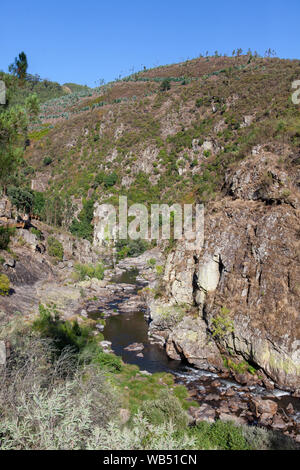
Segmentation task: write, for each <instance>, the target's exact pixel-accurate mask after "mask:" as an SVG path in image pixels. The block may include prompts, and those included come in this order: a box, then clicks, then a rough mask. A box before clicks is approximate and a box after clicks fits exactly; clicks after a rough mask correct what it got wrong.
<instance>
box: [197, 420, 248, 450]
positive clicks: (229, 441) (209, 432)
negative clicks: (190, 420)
mask: <svg viewBox="0 0 300 470" xmlns="http://www.w3.org/2000/svg"><path fill="white" fill-rule="evenodd" d="M189 435H190V436H191V437H193V438H194V439H195V441H196V448H198V449H205V448H206V449H211V448H215V449H222V450H247V449H250V448H251V447H250V446H249V444H248V443H247V441H246V439H245V437H244V435H243V432H242V428H241V427H237V426H235V425H234V423H232V422H224V421H220V420H218V421H216V422H215V423H213V424H209V423H206V422H205V421H203V422H201V423H199V424H198V425H197V426H194V427H193V428H191V430H190V431H189Z"/></svg>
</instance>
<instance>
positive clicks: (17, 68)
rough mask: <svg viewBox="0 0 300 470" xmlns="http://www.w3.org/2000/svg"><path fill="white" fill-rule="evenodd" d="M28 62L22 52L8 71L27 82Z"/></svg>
mask: <svg viewBox="0 0 300 470" xmlns="http://www.w3.org/2000/svg"><path fill="white" fill-rule="evenodd" d="M27 68H28V62H27V57H26V54H25V52H20V54H19V56H18V57H16V58H15V61H14V62H13V63H12V64H11V65H10V66H9V67H8V70H9V71H10V72H11V73H13V74H14V75H16V76H17V77H18V78H19V79H20V80H25V78H26V74H27Z"/></svg>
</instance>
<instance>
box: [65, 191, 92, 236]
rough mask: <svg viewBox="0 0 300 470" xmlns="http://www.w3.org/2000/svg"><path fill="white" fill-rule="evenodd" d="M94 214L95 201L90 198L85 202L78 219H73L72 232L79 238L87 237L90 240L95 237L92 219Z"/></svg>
mask: <svg viewBox="0 0 300 470" xmlns="http://www.w3.org/2000/svg"><path fill="white" fill-rule="evenodd" d="M93 216H94V201H93V199H89V200H88V201H84V202H83V208H82V210H81V211H80V214H79V216H78V220H77V219H73V221H72V223H71V225H70V228H69V229H70V232H71V233H73V235H76V236H77V237H79V238H85V239H87V240H89V241H92V239H93V231H94V228H93V225H92V220H93Z"/></svg>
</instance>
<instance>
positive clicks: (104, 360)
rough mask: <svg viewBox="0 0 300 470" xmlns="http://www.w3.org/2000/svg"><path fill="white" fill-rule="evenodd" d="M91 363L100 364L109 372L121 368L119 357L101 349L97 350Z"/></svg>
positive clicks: (117, 370) (118, 370)
mask: <svg viewBox="0 0 300 470" xmlns="http://www.w3.org/2000/svg"><path fill="white" fill-rule="evenodd" d="M93 363H94V364H98V365H100V366H101V368H104V369H106V370H108V371H109V372H120V371H121V370H122V368H123V366H122V359H121V358H120V357H118V356H115V355H114V354H108V353H105V352H102V351H100V352H98V354H97V355H96V356H95V357H94V359H93Z"/></svg>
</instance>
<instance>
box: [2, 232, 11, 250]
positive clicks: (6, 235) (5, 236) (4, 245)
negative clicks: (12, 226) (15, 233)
mask: <svg viewBox="0 0 300 470" xmlns="http://www.w3.org/2000/svg"><path fill="white" fill-rule="evenodd" d="M10 235H11V231H10V230H9V229H7V228H5V227H0V250H6V249H7V247H8V245H9V241H10Z"/></svg>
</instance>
